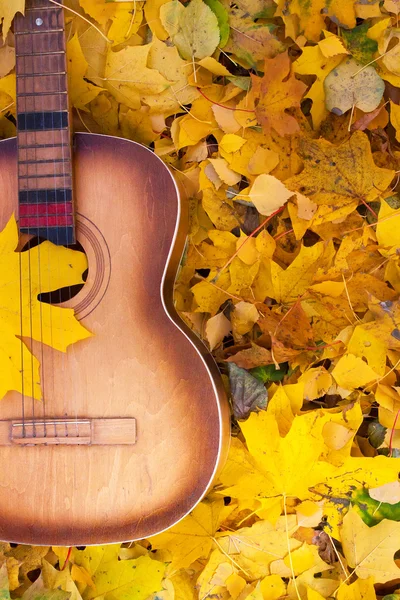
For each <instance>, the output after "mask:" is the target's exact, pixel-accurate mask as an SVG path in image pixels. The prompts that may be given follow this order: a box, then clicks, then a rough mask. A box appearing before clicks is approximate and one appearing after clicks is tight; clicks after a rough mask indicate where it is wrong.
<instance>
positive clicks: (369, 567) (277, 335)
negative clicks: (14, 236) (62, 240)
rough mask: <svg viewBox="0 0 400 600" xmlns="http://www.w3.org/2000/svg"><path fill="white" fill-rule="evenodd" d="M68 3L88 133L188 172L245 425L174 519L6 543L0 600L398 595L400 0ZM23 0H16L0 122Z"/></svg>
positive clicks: (236, 423) (78, 95)
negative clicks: (96, 539) (209, 484)
mask: <svg viewBox="0 0 400 600" xmlns="http://www.w3.org/2000/svg"><path fill="white" fill-rule="evenodd" d="M65 4H66V7H67V10H66V16H67V35H68V40H69V41H68V58H69V78H70V95H71V100H72V104H73V106H74V108H75V117H76V127H75V129H76V130H88V131H92V132H100V133H107V134H111V135H119V136H122V137H127V138H129V139H132V140H135V141H138V142H140V143H142V144H145V145H147V146H149V147H151V148H152V149H154V151H155V152H156V153H157V154H158V155H159V156H160V157H162V158H163V160H164V161H165V162H166V164H167V165H168V166H169V167H170V168H171V170H172V172H173V173H174V174H175V175H176V177H177V178H178V179H179V181H180V184H181V186H182V187H183V188H184V190H185V191H186V194H187V197H188V198H187V202H188V207H189V212H190V225H189V227H190V229H189V238H188V245H187V249H186V252H185V256H184V260H183V263H182V268H181V270H180V273H179V278H178V281H177V286H176V294H175V299H176V306H177V309H178V310H179V311H180V313H181V314H182V316H183V318H184V319H185V320H186V322H187V323H188V324H189V326H190V327H191V328H192V329H193V330H194V331H196V333H197V334H198V335H200V336H201V337H202V339H203V340H204V341H205V343H206V344H208V345H209V347H210V349H211V350H212V351H213V352H214V355H215V357H216V359H217V361H218V363H219V365H220V368H221V370H222V373H223V377H224V380H225V383H226V386H227V390H228V392H229V395H230V398H231V402H232V413H233V417H232V429H233V438H232V444H231V450H230V454H229V458H228V462H227V464H226V466H225V468H224V470H223V471H222V472H221V474H220V476H219V479H218V481H217V482H216V486H215V487H214V489H213V490H212V491H211V493H210V494H209V496H208V497H207V498H206V499H205V500H204V501H203V502H202V503H201V504H200V505H198V506H197V507H196V508H195V510H194V511H193V512H192V514H191V515H190V516H189V517H187V518H186V519H185V520H184V521H182V522H181V523H180V524H179V525H177V526H176V527H174V528H173V529H172V530H170V531H168V532H166V533H164V534H161V535H159V536H157V537H154V538H153V539H150V540H145V541H142V542H139V543H133V544H123V545H122V546H121V545H112V546H106V547H95V548H86V549H76V548H74V549H67V548H52V549H51V548H31V547H24V546H17V547H11V546H10V545H8V544H3V545H2V546H1V552H0V565H2V566H1V569H0V579H1V584H0V588H1V597H2V598H4V599H7V598H10V594H11V597H22V598H23V599H24V600H39V598H40V599H44V598H47V599H49V600H50V599H51V600H67V598H71V599H72V600H81V598H83V600H92V599H94V598H101V599H105V600H147V599H148V600H156V599H158V600H197V599H201V600H204V599H207V598H210V599H211V598H213V599H217V600H230V599H233V600H278V599H279V598H281V599H284V598H290V599H300V598H301V599H306V600H321V599H323V598H336V599H337V600H358V599H363V600H374V599H375V598H385V600H398V599H399V598H400V483H399V472H400V458H399V457H400V418H399V415H400V387H399V372H400V369H399V365H400V298H399V294H400V263H399V257H400V198H399V196H398V183H399V174H400V147H399V143H400V106H399V102H400V89H399V88H400V45H399V39H400V27H399V14H400V2H399V0H384V1H382V0H358V1H353V0H190V1H189V2H187V3H181V2H179V1H178V0H172V1H170V0H147V1H146V2H139V1H137V2H105V1H103V0H79V1H78V0H67V1H66V2H65ZM23 6H24V1H23V0H13V1H12V2H11V0H0V16H1V17H3V19H4V20H3V37H4V44H3V46H2V47H1V48H0V77H1V79H0V110H1V118H0V134H1V135H2V136H3V137H8V136H11V135H13V134H14V133H15V125H14V123H15V74H14V70H13V69H14V65H15V57H14V49H13V45H14V40H13V33H12V30H10V24H11V20H12V17H13V15H14V13H15V11H16V10H18V9H20V10H22V9H23ZM161 228H162V223H161V222H160V229H161ZM154 251H156V249H154ZM160 385H162V382H160ZM396 590H397V593H396Z"/></svg>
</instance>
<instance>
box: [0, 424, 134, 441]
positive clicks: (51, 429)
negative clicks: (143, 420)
mask: <svg viewBox="0 0 400 600" xmlns="http://www.w3.org/2000/svg"><path fill="white" fill-rule="evenodd" d="M135 443H136V419H133V418H127V419H122V418H112V419H70V418H68V419H67V418H66V419H37V420H35V421H32V420H29V421H26V420H25V421H22V420H21V421H0V445H1V446H4V445H7V446H8V445H11V444H17V445H19V446H43V445H45V446H47V445H68V446H75V445H78V446H93V445H101V446H107V445H111V446H115V445H124V446H125V445H132V444H135Z"/></svg>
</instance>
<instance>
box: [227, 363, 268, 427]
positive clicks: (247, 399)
mask: <svg viewBox="0 0 400 600" xmlns="http://www.w3.org/2000/svg"><path fill="white" fill-rule="evenodd" d="M228 371H229V383H230V386H231V393H232V405H233V414H234V416H235V417H236V419H247V417H248V416H249V414H250V413H252V412H256V411H257V410H259V409H264V408H266V406H267V402H268V392H267V390H266V389H265V387H264V384H263V383H262V382H261V381H259V379H257V378H256V377H253V375H251V374H250V373H249V372H248V371H246V369H242V368H241V367H238V366H237V365H235V363H229V364H228Z"/></svg>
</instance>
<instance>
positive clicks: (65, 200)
mask: <svg viewBox="0 0 400 600" xmlns="http://www.w3.org/2000/svg"><path fill="white" fill-rule="evenodd" d="M63 13H64V11H63V9H62V8H60V7H58V6H56V5H54V4H53V3H52V2H50V1H49V0H28V1H27V6H26V12H25V16H23V15H21V14H19V15H17V17H16V18H15V23H14V32H15V50H16V73H17V129H18V134H17V138H18V181H19V227H20V231H22V232H26V233H29V234H33V235H38V236H41V237H45V238H46V239H49V240H50V241H52V242H54V243H56V244H61V245H65V244H70V243H73V241H74V224H73V204H72V199H73V193H72V162H71V137H70V124H69V111H68V95H67V73H66V52H65V50H66V47H65V36H64V14H63Z"/></svg>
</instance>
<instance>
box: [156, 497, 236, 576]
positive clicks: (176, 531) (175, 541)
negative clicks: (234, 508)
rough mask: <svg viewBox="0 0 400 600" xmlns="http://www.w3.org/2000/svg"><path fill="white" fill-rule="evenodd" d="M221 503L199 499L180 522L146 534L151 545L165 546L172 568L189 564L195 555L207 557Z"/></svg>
mask: <svg viewBox="0 0 400 600" xmlns="http://www.w3.org/2000/svg"><path fill="white" fill-rule="evenodd" d="M223 506H224V503H223V501H222V500H214V501H207V500H205V501H203V502H201V503H200V504H198V505H197V506H196V507H195V508H194V509H193V510H192V512H191V513H190V514H189V515H188V516H187V517H185V518H184V519H183V520H182V521H181V522H180V523H178V524H177V525H174V526H173V527H171V529H169V530H168V531H166V532H164V533H160V534H159V535H156V536H154V537H151V538H149V539H150V541H151V544H152V546H153V548H160V549H165V550H167V551H168V553H169V554H170V556H171V565H172V567H173V568H174V569H182V568H185V567H188V566H189V565H191V564H192V563H193V562H194V561H195V560H197V559H198V558H207V557H208V555H209V554H210V552H211V549H212V547H213V545H214V541H213V540H214V536H215V532H216V531H217V529H218V527H219V524H220V522H221V518H222V513H221V511H222V509H223Z"/></svg>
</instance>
